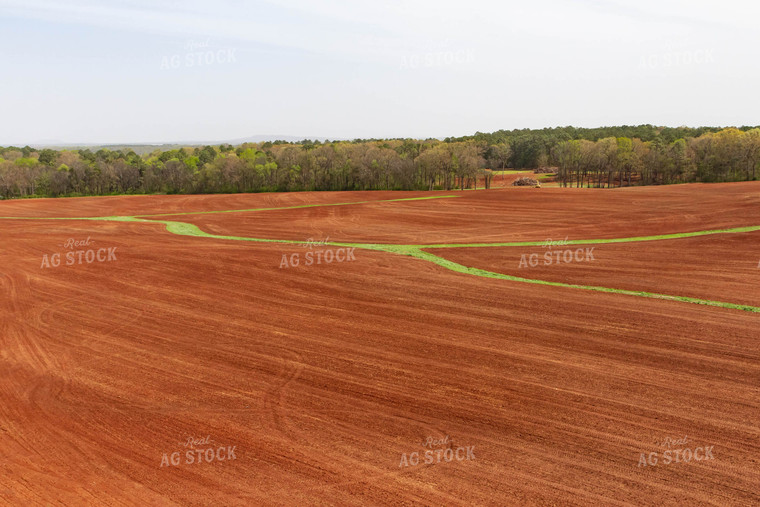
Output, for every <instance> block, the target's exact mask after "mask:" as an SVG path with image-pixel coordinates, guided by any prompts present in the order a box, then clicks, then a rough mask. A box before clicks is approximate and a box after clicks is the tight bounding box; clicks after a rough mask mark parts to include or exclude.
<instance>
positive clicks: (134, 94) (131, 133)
mask: <svg viewBox="0 0 760 507" xmlns="http://www.w3.org/2000/svg"><path fill="white" fill-rule="evenodd" d="M758 14H760V8H759V7H758V5H757V4H756V3H755V2H750V1H746V2H745V1H741V2H740V1H723V2H712V1H709V2H708V1H703V0H696V1H686V0H684V1H681V0H672V1H655V0H644V1H637V2H623V1H619V0H606V1H604V0H597V1H593V0H587V1H567V0H532V1H525V2H508V1H503V2H496V1H482V0H470V1H467V2H452V1H448V0H441V1H438V0H421V1H413V0H410V1H408V2H403V1H391V0H388V1H373V2H362V1H350V0H334V1H308V0H282V1H256V2H243V1H214V2H199V1H189V2H184V1H171V0H166V1H147V0H146V1H142V0H126V1H121V2H94V1H89V0H62V1H53V0H0V33H1V34H2V44H0V55H1V56H2V62H3V72H2V77H1V78H0V115H2V121H0V145H7V144H10V143H14V144H26V143H30V144H34V143H45V142H91V143H117V142H122V143H129V142H170V141H194V140H201V141H214V140H226V139H235V138H241V137H246V136H252V135H259V134H281V135H293V136H312V137H313V136H320V137H329V138H331V139H333V138H356V137H407V136H409V137H422V138H424V137H445V136H449V135H465V134H471V133H474V132H476V131H483V132H490V131H493V130H497V129H501V128H504V129H512V128H525V127H530V128H541V127H547V126H558V125H575V126H586V127H592V126H600V125H621V124H639V123H652V124H657V125H670V126H678V125H691V126H697V125H720V126H723V125H745V124H752V125H756V124H760V101H758V100H757V92H756V89H757V86H758V82H760V80H759V79H758V78H760V65H758V61H759V59H758V57H759V56H760V50H759V49H758V48H760V44H758V43H759V42H760V32H759V31H758V30H757V29H756V27H755V26H754V25H755V24H756V22H757V19H758V17H759V16H758ZM197 53H200V55H199V54H197ZM198 58H200V61H199V60H198ZM191 64H192V65H191ZM200 64H202V65H200Z"/></svg>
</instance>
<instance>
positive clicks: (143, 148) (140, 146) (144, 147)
mask: <svg viewBox="0 0 760 507" xmlns="http://www.w3.org/2000/svg"><path fill="white" fill-rule="evenodd" d="M304 139H311V140H312V141H320V142H323V141H326V140H328V139H330V138H327V137H312V136H288V135H278V134H266V135H256V136H250V137H240V138H238V139H228V140H224V141H219V140H216V141H175V142H171V143H118V144H93V143H55V142H43V143H29V146H31V147H32V148H38V149H40V148H50V149H53V150H59V151H60V150H72V149H80V148H82V149H85V148H86V149H90V150H92V151H97V150H99V149H101V148H105V149H107V150H113V151H118V150H123V149H127V150H130V149H131V150H133V151H134V152H135V153H137V154H138V155H144V154H146V153H150V152H152V151H153V150H156V149H159V150H161V151H168V150H176V149H178V148H182V147H184V146H207V145H209V146H219V145H220V144H231V145H233V146H238V145H240V144H243V143H263V142H266V141H288V142H291V143H292V142H297V141H303V140H304ZM330 140H332V141H342V140H343V139H337V138H336V139H330ZM24 145H25V144H14V145H13V146H19V147H21V146H24ZM3 146H4V145H3Z"/></svg>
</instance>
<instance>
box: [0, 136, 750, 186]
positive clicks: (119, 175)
mask: <svg viewBox="0 0 760 507" xmlns="http://www.w3.org/2000/svg"><path fill="white" fill-rule="evenodd" d="M759 162H760V128H757V127H754V128H753V127H742V128H739V129H736V128H726V129H719V128H713V127H701V128H688V127H679V128H669V127H653V126H651V125H639V126H622V127H602V128H595V129H582V128H573V127H561V128H551V129H541V130H528V129H524V130H512V131H504V130H500V131H497V132H493V133H490V134H484V133H476V134H475V135H473V136H467V137H461V138H447V139H444V140H443V141H440V140H437V139H427V140H414V139H356V140H354V141H334V142H330V141H325V142H319V141H310V140H304V141H300V142H296V143H290V142H285V141H275V142H265V143H246V144H242V145H240V146H231V145H228V144H227V145H225V144H223V145H220V146H203V147H200V146H198V147H184V148H178V149H171V150H166V151H161V150H160V149H157V150H155V151H153V152H151V153H148V154H145V155H142V156H140V155H137V154H136V153H135V152H134V151H133V150H132V149H129V148H125V149H121V150H108V149H99V150H97V151H94V152H93V151H92V150H90V149H70V150H60V151H59V150H53V149H47V148H46V149H34V148H31V147H29V146H24V147H23V148H19V147H14V146H11V147H6V148H0V198H6V199H7V198H14V197H57V196H82V195H109V194H140V193H146V194H153V193H235V192H269V191H299V190H433V189H445V190H450V189H452V188H461V189H464V188H472V187H473V186H475V183H476V181H480V182H481V184H484V185H485V186H486V188H488V186H489V182H490V178H491V175H492V172H491V171H492V170H504V169H508V168H509V169H538V168H552V169H550V170H551V171H552V172H556V173H557V181H558V182H559V184H560V185H562V186H593V187H613V186H628V185H652V184H669V183H685V182H697V181H700V182H721V181H745V180H755V179H757V178H758V174H757V171H756V169H757V166H758V163H759ZM547 170H548V169H547Z"/></svg>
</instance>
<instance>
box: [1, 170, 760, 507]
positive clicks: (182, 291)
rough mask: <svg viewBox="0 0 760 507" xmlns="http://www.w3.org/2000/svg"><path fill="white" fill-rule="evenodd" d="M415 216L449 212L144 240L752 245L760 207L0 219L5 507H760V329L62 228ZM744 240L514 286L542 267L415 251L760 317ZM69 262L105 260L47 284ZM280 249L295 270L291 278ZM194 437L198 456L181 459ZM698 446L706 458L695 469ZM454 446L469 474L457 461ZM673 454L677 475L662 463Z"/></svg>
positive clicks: (491, 204)
mask: <svg viewBox="0 0 760 507" xmlns="http://www.w3.org/2000/svg"><path fill="white" fill-rule="evenodd" d="M431 195H457V196H458V197H454V198H441V199H433V200H423V201H400V202H374V203H364V204H349V205H343V206H326V207H311V208H297V209H289V210H277V211H248V212H238V213H218V214H207V215H175V216H167V217H163V216H162V217H154V218H155V219H161V220H176V221H183V222H188V223H194V224H197V225H198V226H199V227H200V228H201V229H202V230H204V231H206V232H209V233H214V234H225V235H236V236H250V237H256V238H280V239H293V240H297V241H306V240H307V239H308V238H313V239H315V240H324V239H326V238H327V237H329V241H345V242H354V243H363V242H372V243H394V244H433V243H471V242H472V243H474V242H478V243H481V242H497V241H543V240H545V239H547V238H552V239H554V240H557V239H563V238H564V237H565V236H568V239H573V240H580V239H592V238H593V239H596V238H616V237H630V236H642V235H653V234H668V233H679V232H690V231H698V230H707V229H715V228H726V227H741V226H752V225H760V184H758V183H747V184H724V185H679V186H671V187H660V188H630V189H628V188H626V189H620V190H587V189H546V188H542V189H533V188H515V189H498V190H491V191H483V190H477V191H465V192H433V193H422V192H418V193H408V192H404V193H401V192H379V193H368V192H345V193H300V194H258V195H234V196H223V195H220V196H205V195H204V196H139V197H106V198H81V199H60V200H50V199H45V200H26V201H15V202H2V203H0V217H22V216H25V217H47V218H48V219H43V220H9V219H0V238H1V239H2V246H1V247H0V266H1V267H0V293H2V299H0V345H1V348H0V366H1V368H0V448H1V449H2V453H0V470H1V471H2V473H0V503H2V504H6V503H7V504H11V505H78V504H97V505H167V504H168V505H372V504H378V505H380V504H383V505H390V504H392V505H399V504H401V505H412V504H423V505H663V504H672V505H676V504H679V505H687V504H691V505H694V504H710V505H757V504H758V503H760V493H758V491H759V490H760V488H759V487H758V485H759V484H760V425H759V424H758V414H760V345H759V343H760V342H759V341H758V340H759V338H760V331H759V330H760V314H758V313H753V312H749V311H741V310H734V309H727V308H718V307H707V306H701V305H697V304H690V303H683V302H677V301H663V300H653V299H646V298H640V297H635V296H628V295H620V294H609V293H600V292H592V291H584V290H578V289H570V288H564V287H551V286H543V285H533V284H526V283H520V282H512V281H507V280H499V279H490V278H484V277H478V276H472V275H468V274H463V273H457V272H454V271H451V270H447V269H445V268H444V267H441V266H438V265H436V264H433V263H430V262H426V261H424V260H421V259H417V258H413V257H408V256H403V255H397V254H393V253H389V252H381V251H371V250H365V249H360V248H357V249H356V250H355V251H354V255H355V260H352V261H350V262H349V261H347V262H341V263H338V262H332V263H330V264H327V263H322V264H319V265H316V264H312V265H310V266H307V265H305V263H304V262H303V259H304V257H305V254H306V253H307V252H309V251H311V252H316V251H317V250H320V251H326V250H329V249H332V250H335V247H314V248H313V249H311V250H310V249H308V248H304V247H303V246H301V245H295V244H293V245H288V244H272V243H269V244H267V243H255V242H245V241H233V240H222V239H213V238H204V237H191V236H179V235H174V234H171V233H169V232H168V231H167V230H166V228H165V226H164V225H163V224H158V223H157V224H150V223H144V222H104V221H85V220H75V219H73V220H52V219H50V218H52V217H100V216H114V215H145V214H164V213H187V212H196V211H219V210H230V209H251V208H265V207H282V206H301V205H308V204H329V203H350V202H357V201H380V200H387V199H399V198H409V197H429V196H431ZM759 234H760V233H757V232H755V233H742V234H736V235H733V234H730V235H720V236H718V235H715V236H704V237H700V238H689V239H679V240H665V241H657V242H647V243H630V244H615V245H600V246H597V247H596V249H595V255H596V258H597V260H596V261H595V262H590V263H586V264H582V263H578V264H577V265H576V264H562V265H560V266H554V267H553V268H554V269H552V268H548V269H547V268H542V267H537V268H531V269H528V270H526V269H518V268H517V266H518V263H519V260H520V255H521V254H522V253H530V252H538V253H542V249H541V247H520V248H517V247H509V248H488V247H486V248H477V249H475V248H462V249H454V248H452V249H446V250H444V249H434V250H431V252H433V253H435V254H436V255H441V256H443V257H446V258H451V259H452V260H457V262H461V263H464V264H467V265H475V266H477V267H481V268H483V269H490V270H493V271H499V272H505V273H510V274H514V275H516V276H525V277H528V278H537V279H545V280H562V281H564V280H568V281H570V283H579V284H586V285H603V286H605V287H613V288H620V289H635V290H639V288H641V290H646V289H651V290H653V291H655V292H664V293H669V294H671V293H672V294H674V295H692V296H693V297H699V298H704V299H712V300H720V301H731V302H737V303H747V304H754V305H759V304H760V301H758V295H757V294H758V293H760V269H757V268H755V269H754V270H753V269H752V266H751V265H750V267H747V266H746V265H747V264H751V263H753V258H754V265H757V263H758V262H760V238H759V236H758V235H759ZM70 238H73V239H75V240H77V241H81V240H86V239H87V238H89V239H90V246H86V247H82V248H83V249H93V248H94V249H97V248H114V247H115V248H116V250H115V251H114V252H115V257H116V258H115V259H113V260H111V261H108V262H97V261H95V262H93V263H91V264H87V263H86V262H85V263H83V264H74V265H69V266H67V265H60V266H58V267H49V268H48V267H42V261H43V258H44V256H45V255H46V254H47V255H48V256H49V255H50V254H52V253H56V252H59V253H64V254H65V253H66V252H68V251H70V249H68V248H67V247H65V244H66V242H67V240H69V239H70ZM602 246H603V249H602ZM75 250H76V248H75ZM294 253H297V254H299V257H300V259H301V263H300V264H299V265H298V266H292V267H281V266H282V259H283V255H285V256H286V257H288V258H290V256H291V255H292V254H294ZM753 256H754V257H753ZM647 266H649V268H647ZM645 271H646V272H648V277H647V278H643V277H642V276H641V275H643V273H644V272H645ZM636 284H639V285H636ZM753 286H754V291H753ZM189 438H193V439H196V440H201V439H202V440H203V441H204V443H198V444H193V447H194V448H197V449H201V450H202V451H205V449H207V448H208V449H212V454H213V456H212V460H206V458H203V460H202V462H200V463H198V461H197V460H195V461H194V462H193V463H188V460H187V458H186V456H187V452H188V451H191V455H192V449H191V446H189V445H188V439H189ZM433 440H434V441H435V442H433ZM673 440H681V443H679V444H672V443H671V442H672V441H673ZM669 446H670V447H669ZM448 448H450V449H451V450H452V451H451V452H450V453H446V452H443V451H444V450H445V449H448ZM468 448H469V449H468ZM697 448H701V449H704V448H711V449H710V452H711V455H712V459H702V460H699V461H698V460H696V459H691V452H693V451H694V450H695V449H697ZM220 449H221V451H220ZM458 449H468V452H465V451H462V452H461V453H460V454H459V456H461V457H462V459H461V460H458V459H456V457H454V458H452V459H451V460H447V459H446V458H447V456H448V457H451V456H457V454H456V451H457V450H458ZM675 449H690V450H691V452H690V461H689V462H685V458H684V459H681V460H680V461H679V462H676V461H675V460H672V461H670V462H668V463H665V459H664V453H665V451H668V450H671V451H672V450H675ZM426 451H431V453H430V454H431V456H432V457H433V459H431V461H432V462H430V463H425V461H424V456H425V452H426ZM435 451H440V452H439V453H438V454H436V452H435ZM173 453H177V454H175V456H177V457H178V460H177V461H178V464H176V465H175V464H172V462H171V456H172V454H173ZM412 453H418V455H419V462H418V463H417V464H414V463H413V458H412ZM642 453H643V454H644V455H645V457H647V459H648V460H649V463H647V464H646V466H642V464H641V462H640V459H641V455H642ZM651 453H657V458H658V459H657V462H656V463H655V464H652V462H653V458H652V456H651ZM201 454H203V455H204V456H207V454H204V452H202V453H201ZM436 456H442V457H441V458H440V461H436V458H435V457H436ZM702 456H705V453H704V451H702ZM221 458H225V459H224V460H222V459H221ZM410 458H411V460H412V462H410ZM405 462H406V464H407V465H408V466H405Z"/></svg>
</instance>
